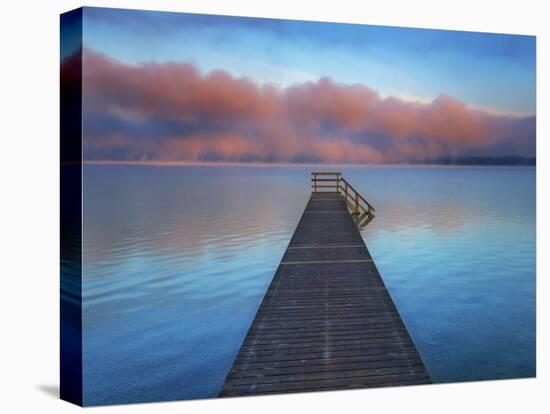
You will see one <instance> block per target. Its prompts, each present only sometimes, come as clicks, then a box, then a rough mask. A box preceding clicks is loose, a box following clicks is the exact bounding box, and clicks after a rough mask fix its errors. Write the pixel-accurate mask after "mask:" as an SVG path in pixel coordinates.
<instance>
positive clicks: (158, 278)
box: [83, 165, 535, 404]
mask: <svg viewBox="0 0 550 414" xmlns="http://www.w3.org/2000/svg"><path fill="white" fill-rule="evenodd" d="M310 172H311V169H310V168H301V167H293V168H253V167H250V168H241V167H239V168H237V167H215V168H214V167H146V166H141V167H138V166H105V165H103V166H93V165H87V166H86V167H85V174H84V186H85V194H84V247H85V252H84V275H85V276H84V284H83V290H84V292H83V294H84V301H85V303H84V319H83V321H84V372H85V384H84V386H85V390H86V395H85V400H86V402H87V403H89V404H99V403H114V402H130V401H156V400H164V399H182V398H204V397H209V396H215V395H216V394H217V392H218V390H219V388H220V387H221V384H222V383H223V380H224V377H225V374H226V372H227V370H228V369H229V367H230V366H231V364H232V362H233V358H234V356H235V355H236V353H237V351H238V348H239V346H240V344H241V342H242V339H243V338H244V335H245V333H246V330H247V329H248V326H249V324H250V323H251V321H252V319H253V317H254V315H255V312H256V309H257V306H258V304H259V303H260V301H261V299H262V297H263V294H264V293H265V290H266V288H267V286H268V284H269V282H270V281H271V278H272V276H273V273H274V271H275V269H276V267H277V265H278V263H279V261H280V259H281V256H282V254H283V252H284V250H285V248H286V245H287V243H288V241H289V240H290V237H291V236H292V233H293V231H294V228H295V226H296V224H297V222H298V220H299V218H300V215H301V213H302V211H303V208H304V206H305V204H306V201H307V199H308V197H309V194H308V192H309V177H310ZM343 173H344V175H345V176H346V177H347V178H349V180H350V182H351V183H353V185H354V186H355V187H356V188H357V189H358V190H359V191H360V192H361V193H362V194H363V195H365V196H366V198H367V199H368V200H369V201H370V202H372V204H373V205H374V206H375V208H376V219H375V220H373V221H372V222H371V223H369V225H368V226H367V227H366V228H365V229H364V230H363V236H364V238H365V239H366V241H367V244H368V246H369V249H370V250H371V253H372V254H373V256H374V258H375V261H376V264H377V265H378V267H379V268H380V271H381V273H382V276H383V278H384V280H385V282H386V284H387V285H388V288H389V289H390V292H391V293H392V296H393V297H394V299H395V301H396V302H397V305H398V308H399V310H400V312H401V313H402V316H403V319H404V320H405V322H406V324H407V326H408V327H409V329H410V330H411V333H412V336H413V338H414V340H415V342H416V343H417V345H418V347H419V348H420V351H421V353H422V355H423V357H424V358H425V360H426V361H425V362H426V364H427V366H428V368H429V369H430V371H431V373H432V375H433V376H434V378H435V379H436V380H438V381H452V380H468V379H483V378H495V377H498V378H506V377H513V376H529V375H533V373H534V366H535V364H534V321H535V312H534V299H535V294H534V292H535V290H534V289H535V283H534V275H535V268H534V263H535V261H534V259H535V256H534V255H535V207H534V206H535V203H534V201H535V197H534V195H535V189H534V169H531V168H510V169H506V168H483V169H479V168H388V167H385V168H380V167H378V168H374V167H369V168H347V169H344V170H343Z"/></svg>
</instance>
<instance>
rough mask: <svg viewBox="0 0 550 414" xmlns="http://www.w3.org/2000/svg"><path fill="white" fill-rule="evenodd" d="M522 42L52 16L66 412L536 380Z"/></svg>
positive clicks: (529, 45) (86, 12)
mask: <svg viewBox="0 0 550 414" xmlns="http://www.w3.org/2000/svg"><path fill="white" fill-rule="evenodd" d="M535 54H536V40H535V37H534V36H526V35H509V34H495V33H478V32H459V31H451V30H430V29H416V28H403V27H384V26H371V25H358V24H344V23H329V22H314V21H295V20H277V19H265V18H251V17H232V16H217V15H201V14H189V13H169V12H155V11H141V10H120V9H106V8H89V7H84V8H80V9H77V10H73V11H70V12H67V13H65V14H63V15H62V16H61V69H60V70H61V167H60V170H61V172H60V175H61V397H62V398H63V399H65V400H67V401H70V402H72V403H75V404H79V405H82V406H92V405H105V404H122V403H140V402H152V401H167V400H189V399H203V398H218V397H239V396H253V395H265V394H278V393H291V392H314V391H331V390H346V389H358V388H371V387H390V386H417V387H424V386H426V387H429V386H430V385H429V384H433V383H438V384H440V383H449V382H461V381H480V380H497V379H507V378H529V377H534V376H535V375H536V359H535V348H536V329H535V325H536V323H535V322H536V312H535V309H536V306H535V305H536V304H535V296H536V278H535V251H536V249H535V197H536V194H535V164H536V160H535V156H536V131H535V120H536V107H535V95H536V84H535V83H536V68H535V67H536V65H535V61H536V55H535Z"/></svg>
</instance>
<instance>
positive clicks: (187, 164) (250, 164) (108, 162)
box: [61, 157, 536, 168]
mask: <svg viewBox="0 0 550 414" xmlns="http://www.w3.org/2000/svg"><path fill="white" fill-rule="evenodd" d="M497 158H498V157H497ZM520 158H524V159H533V158H535V157H520ZM61 164H62V165H68V164H73V165H75V164H82V165H134V166H140V165H141V166H153V167H154V166H156V167H259V168H270V167H276V168H287V167H291V168H300V167H317V168H333V167H343V168H364V167H535V166H536V164H535V165H533V164H445V163H369V164H357V163H355V164H347V163H327V164H321V163H296V162H293V163H291V162H286V163H285V162H242V161H124V160H120V161H118V160H86V161H82V162H81V163H79V162H72V163H61Z"/></svg>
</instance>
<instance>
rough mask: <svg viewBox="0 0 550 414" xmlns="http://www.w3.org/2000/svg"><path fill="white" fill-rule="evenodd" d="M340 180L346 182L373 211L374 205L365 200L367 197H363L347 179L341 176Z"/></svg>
mask: <svg viewBox="0 0 550 414" xmlns="http://www.w3.org/2000/svg"><path fill="white" fill-rule="evenodd" d="M341 180H342V181H343V182H344V183H346V184H347V185H348V187H349V188H350V189H351V190H352V191H353V192H354V193H357V194H358V195H359V198H360V199H361V200H363V201H364V202H365V204H366V205H367V206H369V207H370V208H371V209H372V211H375V208H374V206H373V205H372V204H371V203H369V202H368V201H367V199H366V198H365V197H363V196H362V195H361V193H360V192H359V191H357V190H356V189H355V188H354V187H353V186H352V185H351V184H350V183H349V181H348V180H346V179H345V178H344V177H342V178H341Z"/></svg>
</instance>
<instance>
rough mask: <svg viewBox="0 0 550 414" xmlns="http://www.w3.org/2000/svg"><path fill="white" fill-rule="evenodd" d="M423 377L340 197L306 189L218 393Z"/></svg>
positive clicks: (314, 388)
mask: <svg viewBox="0 0 550 414" xmlns="http://www.w3.org/2000/svg"><path fill="white" fill-rule="evenodd" d="M314 174H319V175H325V174H326V173H323V174H321V173H314ZM340 179H342V180H343V178H340ZM344 183H346V184H347V182H346V181H344ZM349 188H352V187H351V186H349ZM349 188H348V190H349ZM320 212H323V213H322V214H317V213H320ZM342 213H346V214H342ZM427 383H431V379H430V375H429V373H428V371H427V369H426V367H425V365H424V363H423V362H422V359H421V357H420V355H419V353H418V351H417V349H416V347H415V345H414V342H413V340H412V339H411V337H410V335H409V333H408V331H407V329H406V327H405V325H404V323H403V321H402V319H401V317H400V315H399V312H398V311H397V309H396V307H395V305H394V303H393V301H392V299H391V297H390V294H389V292H388V291H387V289H386V287H385V286H384V282H383V281H382V278H381V277H380V274H379V272H378V269H377V268H376V265H375V264H374V262H373V260H372V257H371V255H370V253H369V251H368V249H367V247H366V245H365V243H364V241H363V239H362V237H361V234H360V233H359V230H358V228H357V226H356V224H355V223H354V222H353V219H352V217H351V215H350V214H349V212H348V209H347V207H346V205H345V203H344V198H343V197H342V196H341V195H339V194H337V193H320V192H316V193H312V195H311V197H310V200H309V202H308V204H307V206H306V208H305V210H304V213H303V215H302V218H301V219H300V222H299V223H298V226H297V227H296V231H295V232H294V234H293V236H292V239H291V241H290V243H289V246H288V248H287V250H286V252H285V254H284V256H283V258H282V260H281V263H280V265H279V267H278V269H277V271H276V273H275V275H274V277H273V280H272V282H271V285H270V286H269V288H268V290H267V292H266V294H265V296H264V299H263V301H262V303H261V305H260V307H259V309H258V312H257V314H256V317H255V319H254V321H253V323H252V325H251V327H250V329H249V331H248V333H247V335H246V337H245V339H244V341H243V344H242V346H241V348H240V350H239V353H238V355H237V357H236V359H235V362H234V364H233V366H232V368H231V370H230V371H229V373H228V375H227V378H226V380H225V383H224V385H223V387H222V389H221V391H220V396H239V395H254V394H272V393H287V392H305V391H321V390H330V389H353V388H367V387H380V386H400V385H415V384H427Z"/></svg>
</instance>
